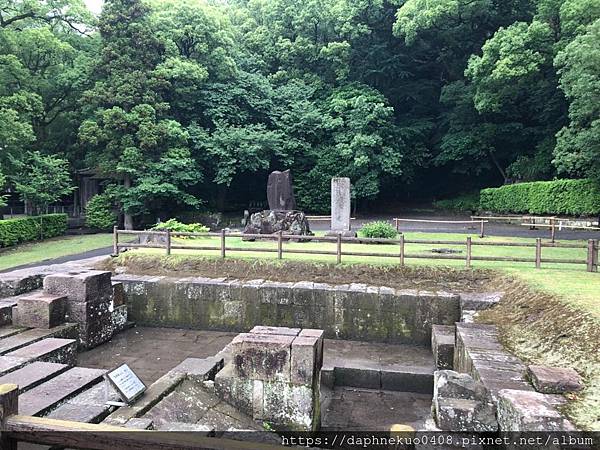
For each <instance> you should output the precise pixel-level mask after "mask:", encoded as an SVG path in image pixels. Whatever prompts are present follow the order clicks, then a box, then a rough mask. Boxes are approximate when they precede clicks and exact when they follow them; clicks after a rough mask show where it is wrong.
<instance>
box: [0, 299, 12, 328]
mask: <svg viewBox="0 0 600 450" xmlns="http://www.w3.org/2000/svg"><path fill="white" fill-rule="evenodd" d="M15 306H16V302H12V301H9V302H6V301H2V302H0V326H3V325H10V324H12V323H14V322H13V316H12V310H13V308H14V307H15Z"/></svg>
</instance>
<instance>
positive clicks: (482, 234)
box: [479, 220, 485, 239]
mask: <svg viewBox="0 0 600 450" xmlns="http://www.w3.org/2000/svg"><path fill="white" fill-rule="evenodd" d="M480 230H481V232H480V233H479V237H480V238H482V239H483V238H484V237H485V222H484V221H483V220H482V221H481V226H480Z"/></svg>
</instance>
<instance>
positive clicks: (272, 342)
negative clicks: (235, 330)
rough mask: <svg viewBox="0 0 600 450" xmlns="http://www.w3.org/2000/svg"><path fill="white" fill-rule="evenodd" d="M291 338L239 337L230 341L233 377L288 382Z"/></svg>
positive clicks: (246, 334) (263, 335)
mask: <svg viewBox="0 0 600 450" xmlns="http://www.w3.org/2000/svg"><path fill="white" fill-rule="evenodd" d="M293 340H294V336H288V335H281V334H253V333H242V334H239V335H237V336H236V337H235V338H234V339H233V341H231V344H230V346H231V354H232V362H233V368H234V373H235V374H236V375H237V376H239V377H241V378H249V379H253V380H263V381H287V382H289V381H290V359H291V358H290V352H291V346H292V341H293Z"/></svg>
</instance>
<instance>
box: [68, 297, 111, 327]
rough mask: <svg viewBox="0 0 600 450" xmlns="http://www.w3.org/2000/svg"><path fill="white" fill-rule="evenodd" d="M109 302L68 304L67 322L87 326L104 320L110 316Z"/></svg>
mask: <svg viewBox="0 0 600 450" xmlns="http://www.w3.org/2000/svg"><path fill="white" fill-rule="evenodd" d="M110 314H111V313H110V302H109V301H103V302H94V303H83V302H69V303H68V306H67V320H68V321H69V322H77V323H79V324H89V323H93V322H97V321H100V320H102V319H104V318H105V317H106V316H107V315H110Z"/></svg>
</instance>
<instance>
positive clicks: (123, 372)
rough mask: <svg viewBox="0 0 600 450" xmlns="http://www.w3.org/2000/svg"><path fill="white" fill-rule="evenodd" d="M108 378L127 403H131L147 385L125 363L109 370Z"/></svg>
mask: <svg viewBox="0 0 600 450" xmlns="http://www.w3.org/2000/svg"><path fill="white" fill-rule="evenodd" d="M106 378H107V379H108V381H110V383H111V384H112V385H113V386H114V387H115V389H116V390H117V392H118V393H119V395H120V396H121V398H122V399H123V400H124V401H126V402H127V403H131V402H132V401H133V400H135V399H136V398H138V397H139V396H140V395H142V394H143V393H144V391H145V390H146V385H145V384H144V383H142V380H140V379H139V377H138V376H137V375H136V374H135V373H134V372H133V370H131V368H130V367H129V366H128V365H127V364H123V365H122V366H120V367H117V368H116V369H115V370H113V371H111V372H108V373H107V374H106Z"/></svg>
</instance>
